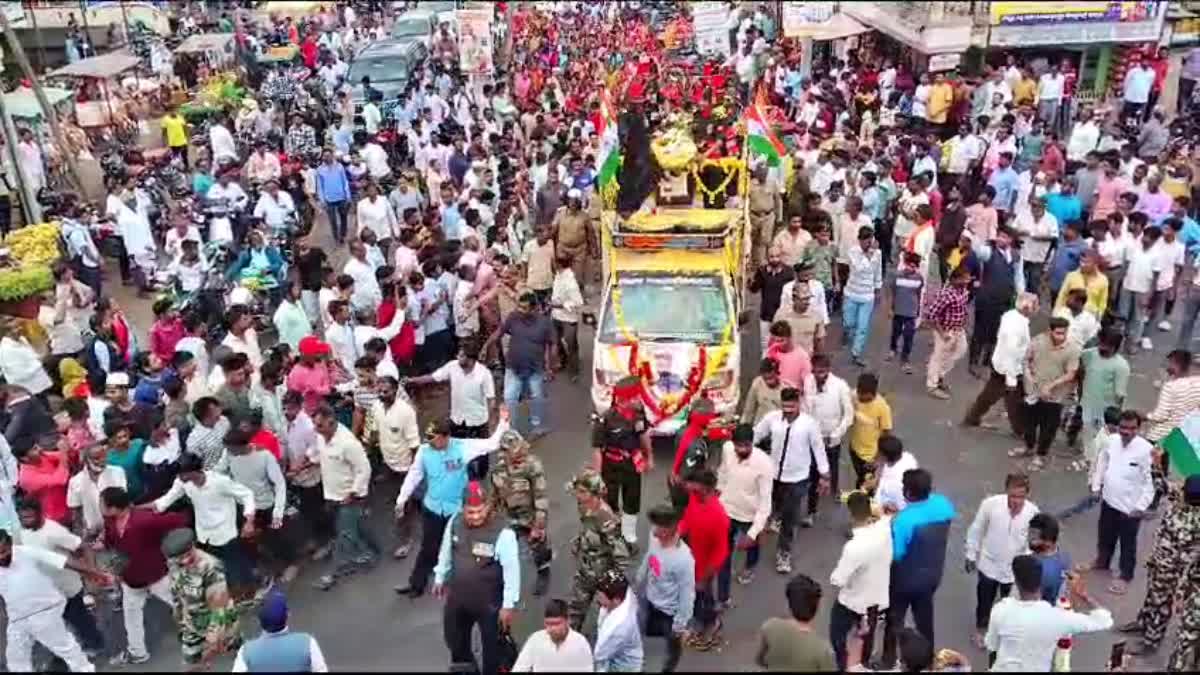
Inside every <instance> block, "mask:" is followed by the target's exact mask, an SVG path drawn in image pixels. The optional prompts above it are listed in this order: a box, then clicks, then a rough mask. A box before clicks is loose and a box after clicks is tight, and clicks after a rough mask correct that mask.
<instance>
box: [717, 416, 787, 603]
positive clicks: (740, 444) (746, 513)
mask: <svg viewBox="0 0 1200 675" xmlns="http://www.w3.org/2000/svg"><path fill="white" fill-rule="evenodd" d="M774 468H775V467H774V465H773V464H772V463H771V458H770V457H769V456H767V453H765V452H763V451H762V450H760V449H759V448H756V447H755V446H754V427H752V426H750V425H749V424H739V425H738V426H737V427H736V428H734V430H733V439H732V440H731V441H726V442H725V443H724V444H723V445H722V447H721V465H720V467H718V468H717V493H718V494H719V495H720V500H721V506H723V507H724V508H725V513H727V514H728V515H729V540H730V541H731V542H733V546H731V547H730V551H729V555H728V556H726V557H725V562H724V563H722V564H721V571H720V572H719V573H718V574H717V604H718V606H721V607H729V606H730V583H729V582H730V577H731V576H732V573H733V556H734V553H735V551H736V549H745V551H746V566H745V568H744V569H743V571H742V573H741V574H739V575H738V577H737V579H738V583H739V584H743V585H745V584H749V583H750V582H751V581H753V580H754V568H755V567H757V566H758V551H759V549H758V535H759V534H761V533H762V531H763V528H765V527H766V526H767V519H768V518H770V516H771V491H772V489H773V487H774V481H773V479H774V476H775V472H774Z"/></svg>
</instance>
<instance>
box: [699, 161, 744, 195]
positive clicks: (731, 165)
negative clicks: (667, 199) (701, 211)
mask: <svg viewBox="0 0 1200 675" xmlns="http://www.w3.org/2000/svg"><path fill="white" fill-rule="evenodd" d="M710 166H715V167H717V168H719V169H723V170H724V171H725V179H724V180H722V181H721V184H720V185H718V186H717V187H716V188H713V189H711V190H710V189H709V188H708V186H707V185H705V184H704V181H703V180H701V179H700V172H701V171H703V170H704V169H707V168H708V167H710ZM745 167H746V165H745V163H744V162H742V160H740V159H738V158H737V157H722V158H720V159H704V160H702V161H699V162H695V163H694V164H692V178H694V179H695V180H696V191H697V192H699V193H700V194H701V195H703V196H704V197H705V198H706V199H707V200H709V201H712V200H714V199H716V197H717V195H720V194H724V193H725V190H726V189H727V188H728V187H729V184H730V183H731V182H733V180H734V179H735V178H737V177H738V176H739V175H741V174H742V173H743V172H744V170H745Z"/></svg>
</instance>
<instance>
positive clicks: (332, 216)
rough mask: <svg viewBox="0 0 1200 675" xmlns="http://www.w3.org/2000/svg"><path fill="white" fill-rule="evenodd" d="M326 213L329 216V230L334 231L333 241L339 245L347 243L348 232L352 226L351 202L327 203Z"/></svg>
mask: <svg viewBox="0 0 1200 675" xmlns="http://www.w3.org/2000/svg"><path fill="white" fill-rule="evenodd" d="M325 212H326V213H327V214H329V229H330V230H332V231H333V239H334V241H336V242H337V243H339V244H340V243H342V242H344V241H346V230H347V229H349V226H350V202H347V201H341V202H325Z"/></svg>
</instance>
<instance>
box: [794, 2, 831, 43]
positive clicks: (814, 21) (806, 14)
mask: <svg viewBox="0 0 1200 675" xmlns="http://www.w3.org/2000/svg"><path fill="white" fill-rule="evenodd" d="M833 9H834V3H832V2H785V3H783V36H784V37H809V36H810V33H811V31H812V30H813V29H814V28H815V27H816V26H819V25H820V24H823V23H825V22H826V21H829V20H830V19H832V18H833Z"/></svg>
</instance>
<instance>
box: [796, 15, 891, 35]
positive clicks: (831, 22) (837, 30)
mask: <svg viewBox="0 0 1200 675" xmlns="http://www.w3.org/2000/svg"><path fill="white" fill-rule="evenodd" d="M869 30H871V29H870V28H867V27H866V26H864V25H862V24H861V23H859V22H858V21H855V20H854V19H852V18H850V17H848V16H846V15H845V14H840V13H839V14H834V15H833V16H832V17H831V18H830V19H828V20H826V21H821V22H819V23H810V24H803V25H800V26H795V27H789V28H788V29H787V30H786V33H785V36H786V37H790V38H797V39H801V40H805V39H808V40H841V39H843V38H848V37H851V36H854V35H861V34H863V33H865V32H867V31H869Z"/></svg>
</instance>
